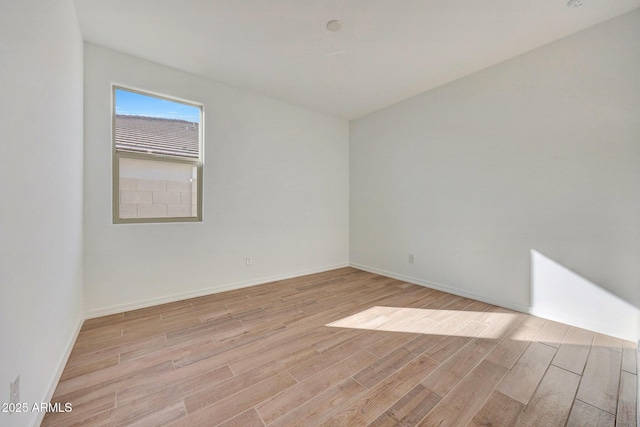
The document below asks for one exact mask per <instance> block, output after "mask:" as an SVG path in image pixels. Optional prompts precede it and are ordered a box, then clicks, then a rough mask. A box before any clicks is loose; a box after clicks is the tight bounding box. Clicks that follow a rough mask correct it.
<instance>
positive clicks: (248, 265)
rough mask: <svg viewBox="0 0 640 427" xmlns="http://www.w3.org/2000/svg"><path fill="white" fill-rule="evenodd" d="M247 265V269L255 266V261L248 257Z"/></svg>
mask: <svg viewBox="0 0 640 427" xmlns="http://www.w3.org/2000/svg"><path fill="white" fill-rule="evenodd" d="M245 263H246V264H247V267H250V266H251V264H253V260H252V259H251V257H250V256H248V257H247V259H246V260H245Z"/></svg>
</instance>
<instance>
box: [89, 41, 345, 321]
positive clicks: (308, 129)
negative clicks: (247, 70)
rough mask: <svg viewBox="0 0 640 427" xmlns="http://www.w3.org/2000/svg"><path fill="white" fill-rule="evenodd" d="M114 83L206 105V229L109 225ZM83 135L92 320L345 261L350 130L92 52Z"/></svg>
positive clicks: (178, 225)
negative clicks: (93, 317) (246, 261)
mask: <svg viewBox="0 0 640 427" xmlns="http://www.w3.org/2000/svg"><path fill="white" fill-rule="evenodd" d="M203 54H204V53H203ZM112 83H116V84H119V85H125V86H129V87H133V88H138V89H141V90H147V91H152V92H157V93H161V94H166V95H170V96H174V97H178V98H183V99H187V100H191V101H195V102H197V103H202V104H204V109H205V148H204V153H205V164H204V181H203V189H204V195H203V203H204V205H203V217H204V220H203V222H202V223H171V224H126V225H123V224H120V225H113V224H112V218H111V191H112V190H111V182H112V181H111V170H112V169H111V84H112ZM85 127H86V134H85V137H86V140H85V176H84V179H85V194H84V200H85V203H84V209H85V217H84V220H85V223H84V232H85V264H84V272H85V274H84V282H85V293H84V295H85V308H86V311H87V315H88V316H96V315H100V314H105V313H111V312H117V311H122V310H125V309H129V308H134V307H141V306H145V305H151V304H155V303H159V302H163V301H170V300H175V299H179V298H185V297H188V296H192V295H200V294H205V293H211V292H215V291H219V290H224V289H228V288H232V287H238V286H243V285H247V284H251V283H258V282H263V281H268V280H271V279H273V278H278V277H285V276H289V275H298V274H301V273H305V272H314V271H320V270H324V269H329V268H334V267H337V266H344V265H346V264H347V263H348V245H349V237H348V236H349V228H348V227H349V217H348V215H349V214H348V209H349V169H348V168H349V151H348V150H349V142H348V141H349V125H348V122H346V121H344V120H340V119H336V118H332V117H329V116H326V115H323V114H320V113H317V112H313V111H310V110H307V109H304V108H300V107H295V106H292V105H289V104H285V103H282V102H279V101H275V100H273V99H270V98H266V97H263V96H259V95H256V94H253V93H250V92H247V91H243V90H240V89H236V88H232V87H229V86H225V85H222V84H219V83H216V82H212V81H210V80H205V79H202V78H199V77H196V76H193V75H190V74H186V73H184V72H181V71H177V70H174V69H170V68H167V67H164V66H161V65H158V64H154V63H150V62H147V61H144V60H141V59H138V58H134V57H131V56H127V55H124V54H121V53H116V52H114V51H110V50H107V49H104V48H101V47H97V46H95V45H91V44H85ZM247 256H249V257H251V258H252V259H253V265H252V266H251V267H247V266H245V258H246V257H247Z"/></svg>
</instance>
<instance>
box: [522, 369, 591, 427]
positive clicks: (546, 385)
mask: <svg viewBox="0 0 640 427" xmlns="http://www.w3.org/2000/svg"><path fill="white" fill-rule="evenodd" d="M579 383H580V376H579V375H576V374H574V373H573V372H569V371H565V370H564V369H560V368H558V367H555V366H553V365H551V366H549V369H548V370H547V372H546V374H545V375H544V377H543V378H542V381H541V382H540V386H539V387H538V389H537V390H536V392H535V393H534V395H533V397H532V398H531V401H530V402H529V404H528V405H527V407H526V408H525V409H524V411H522V413H521V414H520V417H518V421H517V422H516V424H515V425H516V426H523V427H529V426H541V425H543V426H562V425H564V424H565V422H566V420H567V418H568V417H569V413H570V411H571V406H572V405H573V399H574V397H575V395H576V391H577V390H578V384H579Z"/></svg>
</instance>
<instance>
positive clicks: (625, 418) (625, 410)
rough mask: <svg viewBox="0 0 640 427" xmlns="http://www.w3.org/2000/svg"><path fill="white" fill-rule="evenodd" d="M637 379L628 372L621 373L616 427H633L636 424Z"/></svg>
mask: <svg viewBox="0 0 640 427" xmlns="http://www.w3.org/2000/svg"><path fill="white" fill-rule="evenodd" d="M637 385H638V378H637V377H636V376H635V375H633V374H630V373H629V372H626V371H622V374H621V376H620V392H619V395H618V410H617V413H616V425H617V426H630V427H633V426H635V425H637V423H638V418H637V417H638V408H637V402H638V398H637V393H638V390H637Z"/></svg>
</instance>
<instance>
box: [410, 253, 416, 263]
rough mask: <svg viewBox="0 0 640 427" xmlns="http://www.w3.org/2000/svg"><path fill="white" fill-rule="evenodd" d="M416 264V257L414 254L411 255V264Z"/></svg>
mask: <svg viewBox="0 0 640 427" xmlns="http://www.w3.org/2000/svg"><path fill="white" fill-rule="evenodd" d="M415 263H416V257H415V256H413V254H409V264H415Z"/></svg>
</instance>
